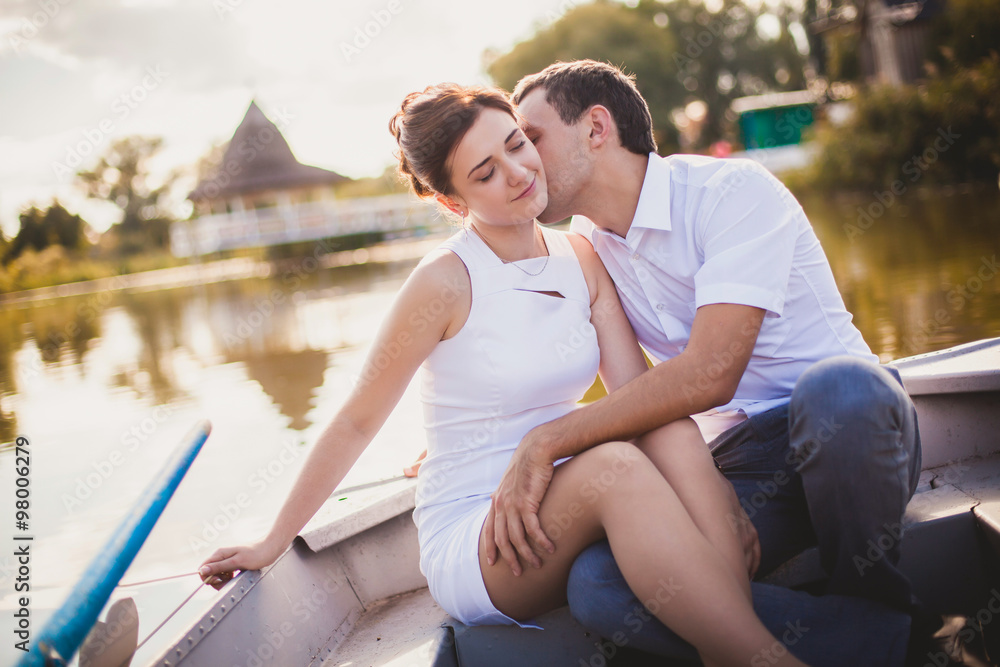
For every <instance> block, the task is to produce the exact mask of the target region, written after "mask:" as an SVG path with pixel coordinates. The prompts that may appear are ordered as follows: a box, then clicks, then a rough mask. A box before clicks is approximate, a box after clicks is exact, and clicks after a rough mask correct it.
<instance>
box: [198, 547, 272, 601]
mask: <svg viewBox="0 0 1000 667" xmlns="http://www.w3.org/2000/svg"><path fill="white" fill-rule="evenodd" d="M280 555H281V552H280V551H279V552H278V553H277V554H275V553H274V550H273V549H271V548H269V547H268V545H267V543H266V542H263V541H261V542H257V543H256V544H251V545H248V546H239V547H222V548H221V549H216V550H215V553H213V554H212V555H211V556H209V557H208V558H206V559H205V562H203V563H202V564H201V566H200V567H199V568H198V574H199V575H200V576H201V580H202V582H204V583H205V584H208V585H209V586H211V587H212V588H214V589H215V590H219V589H220V588H222V587H223V586H224V585H225V584H227V583H228V582H229V580H230V579H232V578H233V576H235V574H236V573H237V572H242V571H244V570H259V569H261V568H263V567H267V566H268V565H270V564H271V563H273V562H274V561H276V560H277V559H278V556H280Z"/></svg>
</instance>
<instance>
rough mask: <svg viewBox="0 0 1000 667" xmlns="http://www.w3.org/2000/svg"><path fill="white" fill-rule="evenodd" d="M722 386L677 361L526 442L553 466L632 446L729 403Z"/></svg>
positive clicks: (690, 362) (699, 368)
mask: <svg viewBox="0 0 1000 667" xmlns="http://www.w3.org/2000/svg"><path fill="white" fill-rule="evenodd" d="M725 391H726V388H725V385H724V383H722V382H720V381H713V380H709V379H708V378H707V376H706V375H705V373H704V371H703V364H701V363H699V361H698V360H697V359H696V358H694V357H693V356H685V355H684V354H681V355H678V356H677V357H674V358H673V359H670V360H668V361H665V362H663V363H661V364H659V365H657V366H654V367H653V368H651V369H650V370H648V371H646V372H645V373H643V374H641V375H639V376H638V377H636V378H634V379H633V380H631V381H630V382H629V383H627V384H625V385H624V386H622V387H621V388H620V389H618V390H617V391H615V392H613V393H611V394H609V395H608V396H606V397H604V398H602V399H600V400H598V401H595V402H593V403H591V404H590V405H586V406H583V407H581V408H580V409H578V410H574V411H573V412H571V413H569V414H568V415H566V416H564V417H561V418H559V419H556V420H553V421H551V422H548V423H546V424H542V425H541V426H539V427H537V428H535V429H534V430H533V431H532V432H531V434H529V438H532V439H536V444H537V445H538V446H539V447H540V448H541V450H542V451H543V452H544V453H545V457H546V458H547V459H551V460H552V461H555V460H557V459H560V458H562V457H565V456H573V455H575V454H579V453H580V452H582V451H584V450H585V449H588V448H590V447H593V446H594V445H597V444H600V443H603V442H610V441H613V440H631V439H632V438H634V437H636V436H639V435H642V434H643V433H647V432H648V431H651V430H653V429H655V428H658V427H660V426H663V425H664V424H667V423H669V422H672V421H675V420H677V419H680V418H682V417H687V416H689V415H692V414H697V413H699V412H704V411H705V410H708V409H710V408H713V407H716V406H718V405H721V404H724V403H726V402H728V401H729V398H726V397H725Z"/></svg>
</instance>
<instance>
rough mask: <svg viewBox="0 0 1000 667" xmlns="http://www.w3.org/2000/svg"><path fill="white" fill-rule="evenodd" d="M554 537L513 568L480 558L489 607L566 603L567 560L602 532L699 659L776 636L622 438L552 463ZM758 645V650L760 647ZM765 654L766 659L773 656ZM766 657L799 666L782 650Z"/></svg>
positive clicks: (518, 610) (754, 650) (716, 660)
mask: <svg viewBox="0 0 1000 667" xmlns="http://www.w3.org/2000/svg"><path fill="white" fill-rule="evenodd" d="M538 516H539V520H540V522H541V525H542V527H543V528H544V529H545V531H546V533H547V534H548V535H549V537H550V538H552V540H553V542H555V544H556V551H555V553H553V554H547V553H544V552H543V553H542V554H541V559H542V566H541V567H540V568H538V569H535V568H532V567H528V566H526V565H525V564H524V563H522V570H523V573H522V574H521V575H520V576H517V577H515V576H514V575H513V574H512V573H511V570H510V567H509V566H508V565H507V564H506V562H504V561H503V560H502V559H498V560H497V562H496V563H494V564H493V565H489V564H488V563H487V562H486V555H485V549H484V548H483V543H482V541H480V546H479V565H480V569H481V570H482V572H483V580H484V581H485V583H486V590H487V592H488V593H489V595H490V599H491V600H492V601H493V604H494V605H496V607H497V609H499V610H500V611H502V612H503V613H505V614H507V615H508V616H511V617H512V618H516V619H519V620H527V619H530V618H533V617H535V616H538V615H540V614H542V613H544V612H546V611H549V610H551V609H554V608H556V607H558V606H560V605H562V604H564V603H565V600H566V581H567V578H568V576H569V569H570V566H571V565H572V564H573V561H574V560H575V559H576V557H577V556H578V555H579V554H580V552H581V551H582V550H583V549H584V548H585V547H587V546H588V545H590V544H592V543H593V542H595V541H597V540H598V539H601V538H602V537H604V536H605V535H606V536H607V538H608V540H609V542H610V543H611V549H612V551H613V552H614V555H615V560H616V561H617V562H618V566H619V567H620V568H621V571H622V573H623V574H624V576H625V580H626V581H627V582H628V585H629V587H630V588H631V589H632V590H633V592H635V593H636V595H637V596H638V598H639V599H640V600H642V601H644V603H645V604H646V605H647V607H649V608H650V611H654V605H653V604H652V603H653V601H655V602H656V604H655V615H656V617H657V618H659V619H660V620H661V621H662V622H663V623H664V624H666V625H668V626H669V627H670V628H672V629H673V630H674V631H675V632H677V634H679V635H680V636H681V637H683V638H684V639H686V640H687V641H689V642H691V643H692V644H693V645H694V646H695V647H696V648H697V649H698V651H699V653H700V654H701V655H702V658H703V659H704V660H705V662H706V663H708V664H713V665H716V664H718V665H748V664H750V662H751V660H752V659H753V658H754V657H755V656H765V655H766V656H768V657H770V656H772V655H774V650H773V649H774V648H775V646H776V645H777V640H776V639H775V638H774V637H773V636H772V635H771V634H770V633H769V632H768V631H767V629H766V628H765V627H764V626H763V625H762V624H761V622H760V620H759V619H758V618H757V616H756V615H755V614H754V611H753V607H752V606H751V605H750V602H749V600H748V599H747V597H746V595H744V594H743V591H742V589H741V585H740V583H739V582H738V581H737V578H736V576H735V575H734V574H733V573H732V571H731V569H730V567H729V566H728V565H727V563H726V562H725V560H724V559H723V558H722V556H721V555H720V554H719V552H718V551H717V550H716V549H715V548H714V547H713V546H712V545H711V544H709V542H708V540H706V539H705V537H704V536H703V535H702V534H701V532H700V531H699V530H698V528H697V527H696V526H695V524H694V522H693V521H692V520H691V517H690V515H689V514H688V513H687V511H686V510H685V509H684V506H683V505H682V504H681V502H680V500H679V499H678V498H677V495H676V494H675V493H674V492H673V490H672V489H671V488H670V485H669V484H668V483H667V481H666V480H665V479H664V478H663V476H662V474H660V472H659V470H657V469H656V466H654V465H653V463H652V461H650V460H649V458H647V457H646V456H645V455H644V454H642V452H640V451H639V449H638V448H637V447H635V446H633V445H631V444H628V443H624V442H612V443H607V444H604V445H599V446H597V447H594V448H592V449H589V450H587V451H586V452H583V453H582V454H580V455H578V456H576V457H574V458H573V459H571V460H569V461H567V462H566V463H563V464H562V465H560V466H558V467H557V468H556V470H555V473H554V474H553V477H552V482H551V483H550V485H549V489H548V491H547V492H546V494H545V498H544V499H543V500H542V504H541V507H540V508H539V515H538ZM765 652H766V653H765ZM772 659H773V658H772ZM772 664H775V665H801V664H802V663H800V662H798V661H797V660H796V659H795V658H794V657H792V656H791V654H789V653H784V655H783V657H782V658H781V659H780V660H779V661H777V662H774V663H772Z"/></svg>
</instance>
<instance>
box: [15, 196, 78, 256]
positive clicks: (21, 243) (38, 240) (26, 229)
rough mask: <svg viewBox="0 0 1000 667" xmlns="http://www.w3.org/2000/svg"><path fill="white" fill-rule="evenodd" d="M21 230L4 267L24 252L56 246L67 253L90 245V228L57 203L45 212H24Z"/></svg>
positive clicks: (29, 210)
mask: <svg viewBox="0 0 1000 667" xmlns="http://www.w3.org/2000/svg"><path fill="white" fill-rule="evenodd" d="M20 221H21V228H20V229H19V230H18V232H17V235H16V236H15V237H14V238H13V240H11V241H10V243H9V244H8V246H7V249H6V252H5V253H4V256H3V261H4V264H8V263H10V262H11V261H13V260H15V259H17V258H18V257H20V256H21V254H22V253H23V252H24V251H25V250H29V249H31V250H34V251H35V252H41V251H43V250H45V249H46V248H48V247H49V246H53V245H60V246H62V247H63V248H65V249H66V250H68V251H71V252H72V251H76V250H82V249H83V248H85V247H86V246H87V245H88V241H87V236H86V231H87V228H88V225H87V223H86V222H84V220H83V218H81V217H80V216H79V215H73V214H71V213H70V212H69V211H67V210H66V209H65V208H64V207H63V205H62V204H60V203H59V202H58V201H54V202H53V203H52V205H51V206H49V208H48V209H46V210H45V211H42V210H41V209H39V208H37V207H35V206H32V207H31V208H29V209H28V210H26V211H24V212H23V213H21V216H20Z"/></svg>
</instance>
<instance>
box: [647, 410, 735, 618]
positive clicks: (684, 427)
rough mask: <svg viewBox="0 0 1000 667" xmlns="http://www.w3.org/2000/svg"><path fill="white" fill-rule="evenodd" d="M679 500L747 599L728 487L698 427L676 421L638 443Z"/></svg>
mask: <svg viewBox="0 0 1000 667" xmlns="http://www.w3.org/2000/svg"><path fill="white" fill-rule="evenodd" d="M636 445H637V446H638V447H639V449H640V450H641V451H642V453H643V454H645V455H646V456H647V457H649V460H650V461H652V462H653V465H655V466H656V468H657V470H659V471H660V474H662V475H663V477H664V479H666V480H667V482H668V483H669V484H670V486H671V488H673V490H674V493H676V494H677V497H678V498H680V500H681V504H683V505H684V508H685V509H686V510H687V512H688V514H689V515H691V518H692V519H693V520H694V523H695V525H696V526H698V530H700V531H701V534H702V535H704V536H705V537H706V538H707V539H708V541H709V543H711V545H712V546H713V547H715V549H716V550H717V551H718V552H719V553H720V554H722V557H723V558H724V559H725V561H726V562H727V563H728V564H729V565H730V568H731V570H732V572H733V573H734V574H735V575H736V576H737V577H738V579H739V581H740V583H741V584H742V588H743V592H744V593H745V594H746V596H747V599H748V600H749V599H750V576H749V573H748V572H747V561H746V555H745V554H744V553H743V545H742V544H741V543H740V540H739V535H738V533H737V532H736V530H734V529H733V527H734V525H735V524H734V520H736V519H737V517H736V516H734V512H733V510H734V508H733V506H732V504H731V502H730V494H729V490H728V489H727V488H726V486H725V485H726V484H728V482H727V481H726V480H725V478H724V477H722V474H721V473H720V472H719V471H718V469H716V467H715V462H714V461H713V460H712V453H711V452H710V451H709V450H708V445H706V444H705V440H704V438H702V437H701V431H699V430H698V425H697V424H695V423H694V421H693V420H691V419H679V420H677V421H675V422H671V423H669V424H667V425H665V426H661V427H660V428H658V429H655V430H653V431H650V432H649V433H647V434H646V435H644V436H642V437H641V438H639V439H638V441H637V442H636Z"/></svg>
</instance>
